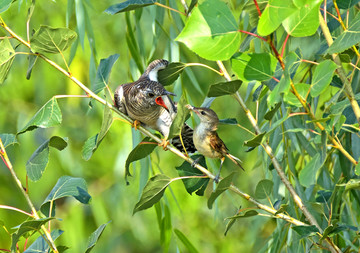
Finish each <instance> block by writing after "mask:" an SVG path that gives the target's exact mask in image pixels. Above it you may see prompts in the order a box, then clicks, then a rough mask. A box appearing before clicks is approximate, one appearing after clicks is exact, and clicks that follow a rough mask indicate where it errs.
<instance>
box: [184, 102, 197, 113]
mask: <svg viewBox="0 0 360 253" xmlns="http://www.w3.org/2000/svg"><path fill="white" fill-rule="evenodd" d="M185 107H186V108H188V109H189V110H190V111H192V112H195V113H196V114H197V115H199V111H198V108H196V107H194V106H192V105H189V104H187V105H185Z"/></svg>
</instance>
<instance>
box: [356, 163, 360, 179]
mask: <svg viewBox="0 0 360 253" xmlns="http://www.w3.org/2000/svg"><path fill="white" fill-rule="evenodd" d="M355 174H356V175H357V176H360V161H358V164H356V166H355Z"/></svg>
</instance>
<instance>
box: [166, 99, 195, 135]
mask: <svg viewBox="0 0 360 253" xmlns="http://www.w3.org/2000/svg"><path fill="white" fill-rule="evenodd" d="M186 104H187V101H186V98H185V96H184V94H183V95H182V96H181V98H180V100H179V102H178V104H177V113H176V116H175V118H174V120H173V122H172V124H171V126H170V132H169V139H172V138H173V137H175V136H178V135H180V133H181V130H182V128H183V126H184V122H185V121H186V119H187V116H188V115H189V113H190V111H189V109H188V108H187V107H185V105H186Z"/></svg>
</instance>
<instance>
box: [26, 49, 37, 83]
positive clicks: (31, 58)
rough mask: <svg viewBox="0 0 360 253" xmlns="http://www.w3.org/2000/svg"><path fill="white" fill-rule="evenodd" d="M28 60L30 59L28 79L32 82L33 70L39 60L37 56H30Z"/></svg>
mask: <svg viewBox="0 0 360 253" xmlns="http://www.w3.org/2000/svg"><path fill="white" fill-rule="evenodd" d="M28 59H29V66H28V69H27V71H26V79H27V80H30V77H31V72H32V69H33V68H34V66H35V63H36V60H37V59H38V56H37V55H29V56H28Z"/></svg>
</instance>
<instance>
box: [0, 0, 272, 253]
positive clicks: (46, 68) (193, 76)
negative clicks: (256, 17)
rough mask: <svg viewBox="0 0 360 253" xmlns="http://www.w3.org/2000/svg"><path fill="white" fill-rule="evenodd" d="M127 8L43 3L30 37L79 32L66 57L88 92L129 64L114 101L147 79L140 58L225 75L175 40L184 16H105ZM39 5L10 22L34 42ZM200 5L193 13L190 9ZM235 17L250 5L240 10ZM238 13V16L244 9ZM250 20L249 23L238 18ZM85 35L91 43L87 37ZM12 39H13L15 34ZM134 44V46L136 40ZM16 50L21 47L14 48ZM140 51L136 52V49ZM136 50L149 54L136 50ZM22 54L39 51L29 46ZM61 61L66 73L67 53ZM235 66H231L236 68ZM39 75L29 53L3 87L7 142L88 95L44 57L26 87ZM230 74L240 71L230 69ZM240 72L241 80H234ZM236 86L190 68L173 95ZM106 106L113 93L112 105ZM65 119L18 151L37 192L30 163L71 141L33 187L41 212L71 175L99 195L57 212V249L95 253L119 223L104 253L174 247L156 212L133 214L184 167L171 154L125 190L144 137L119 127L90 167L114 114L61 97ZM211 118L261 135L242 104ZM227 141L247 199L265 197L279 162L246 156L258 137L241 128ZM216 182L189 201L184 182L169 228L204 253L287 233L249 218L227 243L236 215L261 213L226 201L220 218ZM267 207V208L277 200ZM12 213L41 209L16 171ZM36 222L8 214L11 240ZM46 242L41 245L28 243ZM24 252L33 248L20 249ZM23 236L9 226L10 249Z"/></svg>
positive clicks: (173, 190) (26, 138)
mask: <svg viewBox="0 0 360 253" xmlns="http://www.w3.org/2000/svg"><path fill="white" fill-rule="evenodd" d="M116 3H117V2H115V1H109V0H107V1H88V0H71V1H68V2H67V1H37V2H36V5H35V10H34V13H33V16H32V18H31V21H30V29H31V30H37V29H38V28H39V27H40V25H48V26H52V27H69V28H70V29H72V30H75V31H77V32H78V34H80V36H79V39H78V41H77V43H76V44H75V46H73V47H72V48H71V49H68V50H67V51H66V52H65V58H66V59H67V60H68V59H70V58H72V62H71V65H70V69H71V72H72V74H73V75H74V76H75V77H76V78H77V79H79V80H80V81H81V82H83V83H84V84H85V85H87V86H88V87H90V86H91V82H92V81H93V79H94V77H95V74H96V67H97V65H98V64H99V62H100V59H103V58H107V57H109V56H110V55H113V54H120V57H119V59H118V61H117V62H116V63H115V65H114V67H113V69H112V72H111V76H110V80H109V86H110V88H111V90H112V91H114V90H115V88H116V87H117V86H118V85H119V84H122V83H126V82H131V81H133V80H136V79H137V78H138V77H139V76H140V75H141V70H140V69H139V66H138V65H139V61H138V62H136V60H134V58H135V59H136V58H137V59H138V60H140V63H141V65H142V67H143V68H145V67H146V66H147V64H148V63H149V62H151V61H152V60H154V59H158V58H164V59H167V60H169V61H171V62H177V61H181V62H184V63H191V62H199V63H203V64H207V65H209V66H211V67H213V68H215V69H218V67H217V66H216V64H215V63H214V62H207V61H205V60H203V59H201V58H199V57H197V56H196V55H195V54H194V53H192V52H191V51H189V50H188V49H187V48H186V47H185V46H184V45H182V44H181V43H178V42H176V41H175V40H174V39H175V38H176V36H177V35H178V34H179V32H180V31H181V29H182V27H181V26H183V25H184V17H183V16H181V15H179V14H177V13H175V12H170V11H168V10H165V9H163V8H161V7H158V6H149V7H146V8H143V9H141V10H137V11H135V12H134V11H133V12H131V13H130V14H125V13H120V14H117V15H114V16H111V15H108V14H106V13H104V10H105V9H106V8H108V7H109V6H110V5H112V4H116ZM30 4H31V2H30V1H17V2H15V3H13V4H12V6H11V7H10V9H8V10H7V11H6V12H4V13H2V18H3V20H4V21H5V23H6V24H7V25H8V26H9V27H10V28H11V29H12V30H13V31H15V32H16V33H17V34H18V35H20V36H21V37H22V38H26V17H27V11H28V8H29V6H30ZM188 4H189V3H188ZM232 4H233V5H234V7H236V6H241V5H242V4H243V1H240V0H239V1H232ZM170 5H171V6H173V7H174V8H178V9H180V10H181V8H182V6H181V5H180V1H176V2H175V1H170ZM235 9H236V8H235ZM235 17H236V18H238V16H235ZM81 34H82V35H81ZM5 35H6V34H5V33H4V31H3V30H1V36H5ZM131 38H134V40H131ZM11 43H12V45H13V46H14V47H17V46H18V42H17V41H15V40H14V39H12V40H11ZM134 43H135V44H134ZM132 46H134V47H136V50H137V51H136V52H137V55H134V53H133V52H131V49H130V48H131V47H132ZM16 51H17V52H28V49H27V48H25V47H24V46H21V45H20V46H19V47H17V49H16ZM49 58H50V59H52V60H54V61H55V62H57V63H59V64H60V65H61V66H63V67H64V64H63V61H62V58H61V57H60V55H49ZM225 65H226V66H228V63H225ZM27 68H28V59H27V55H24V54H19V55H17V56H16V57H15V60H14V63H13V66H12V68H11V71H10V74H9V76H8V78H7V80H6V81H5V83H4V84H2V85H1V86H0V108H1V109H0V132H1V133H13V134H15V133H16V132H17V131H18V130H19V129H21V128H22V127H23V126H24V125H25V124H26V123H27V122H28V121H29V120H30V119H31V118H32V117H33V116H34V114H35V113H36V112H37V111H38V110H39V109H40V108H41V107H42V106H43V105H44V104H45V103H46V102H47V101H48V100H50V99H51V98H52V97H53V96H55V95H79V94H84V93H83V92H82V90H81V89H80V88H78V87H77V86H76V85H75V84H74V83H73V82H71V80H69V79H67V78H66V77H65V76H64V75H63V74H61V73H60V72H59V71H57V70H56V69H54V68H53V67H52V66H50V65H49V64H47V63H46V62H44V61H42V60H41V59H38V61H37V63H36V65H35V67H34V69H33V71H32V74H31V78H30V80H27V79H26V71H27ZM228 69H230V68H228ZM230 74H231V73H230ZM221 81H224V79H222V78H221V77H220V76H218V75H217V74H216V73H214V72H212V71H210V70H209V69H206V68H203V67H199V66H196V67H188V68H186V70H185V71H184V72H183V74H182V75H181V76H180V78H179V79H178V80H177V81H176V82H175V83H174V84H173V85H171V86H167V89H169V90H170V91H174V92H175V93H176V94H177V96H176V97H175V98H174V99H175V100H176V101H177V100H179V99H180V97H181V94H182V93H186V95H187V98H188V102H189V103H191V104H193V105H194V106H200V105H201V104H202V103H203V101H204V99H205V96H206V93H207V91H208V88H209V86H210V85H211V84H214V83H216V82H221ZM240 91H241V94H242V96H243V97H246V98H247V101H246V102H247V104H248V106H249V107H250V108H251V109H252V110H253V111H254V109H255V104H254V103H253V102H252V101H251V96H249V94H246V87H241V89H240ZM101 96H103V94H102V95H101ZM58 101H59V105H60V107H61V111H62V115H63V121H62V124H61V126H59V127H55V128H49V129H38V130H34V131H31V132H26V133H24V134H21V135H19V136H18V142H19V144H18V145H12V146H9V147H8V148H7V152H8V153H9V156H10V159H11V161H12V163H13V166H14V168H15V170H16V172H17V174H18V176H19V177H20V179H21V181H22V183H23V184H24V185H25V182H26V170H25V164H26V162H27V160H28V159H29V158H30V156H31V155H32V153H33V152H34V151H35V150H36V149H37V147H38V146H39V145H40V144H42V143H43V142H44V141H45V140H47V139H49V138H50V137H51V136H54V135H57V136H61V137H68V138H69V141H68V147H67V148H66V149H65V150H63V151H61V152H60V151H58V150H56V149H53V148H51V149H50V162H49V164H48V166H47V168H46V171H45V173H44V175H43V177H42V178H41V179H40V180H39V181H37V182H31V181H29V193H30V197H31V199H32V201H33V202H34V204H35V206H36V208H39V207H40V205H41V204H42V202H43V201H44V199H45V198H46V196H47V195H48V194H49V192H50V191H51V189H52V188H53V186H54V185H55V184H56V182H57V180H58V178H59V177H61V176H63V175H69V176H73V177H81V178H84V179H85V180H86V182H87V184H88V192H89V194H90V195H91V196H92V200H91V202H90V204H88V205H83V204H81V203H79V202H78V201H76V200H75V199H73V198H65V199H63V200H62V201H59V202H57V203H56V204H57V206H56V217H57V218H58V219H59V220H57V221H55V222H52V226H53V227H54V228H60V229H61V230H64V231H65V232H64V234H63V235H62V236H60V238H59V239H58V240H57V241H56V243H57V245H66V246H68V247H70V249H69V250H68V252H84V250H85V249H86V246H87V241H88V237H89V236H90V234H91V233H92V232H93V231H94V230H95V229H96V228H97V227H98V226H100V225H101V224H104V223H107V222H109V221H110V223H109V224H108V225H107V227H106V229H105V231H104V233H103V235H102V237H101V238H100V240H99V242H98V244H97V245H96V247H95V248H94V249H93V252H159V251H162V250H163V249H164V248H162V240H161V234H160V229H159V225H158V220H157V216H156V211H155V209H154V207H152V208H150V209H147V210H145V211H141V212H138V213H136V214H135V215H133V214H132V213H133V208H134V206H135V204H136V203H137V202H138V200H139V197H140V194H141V192H142V189H143V187H144V185H145V184H146V182H147V180H148V178H149V177H150V176H152V175H154V174H159V173H164V174H166V175H168V176H170V177H177V176H178V174H177V172H176V170H175V167H176V166H179V165H180V164H181V163H182V162H183V160H182V159H180V158H178V157H177V156H175V155H173V154H172V153H171V152H165V151H163V150H162V149H161V148H156V149H155V151H154V152H153V153H152V154H151V155H150V157H147V158H145V159H143V160H141V161H138V162H135V163H133V164H132V166H131V172H132V175H133V176H132V177H130V178H129V181H130V185H128V186H127V185H126V183H125V180H124V165H125V161H126V158H127V156H128V154H129V153H130V151H131V150H132V149H133V147H134V146H136V145H137V144H138V143H139V141H140V140H141V139H142V138H143V137H142V136H141V135H140V133H139V132H137V131H134V130H133V129H132V128H131V127H130V125H129V124H127V123H124V122H122V121H119V120H115V121H114V122H113V125H112V126H111V128H110V131H109V132H108V134H107V136H106V137H105V139H104V140H103V142H102V143H101V145H100V147H99V148H98V150H97V151H96V152H95V153H94V155H93V156H92V158H91V159H90V160H89V161H85V160H83V159H82V153H81V152H82V147H83V145H84V142H85V141H86V140H87V139H88V138H89V137H91V136H93V135H95V134H96V133H98V132H99V130H100V127H101V122H102V117H103V106H102V105H100V104H99V103H97V102H93V107H92V108H91V107H89V99H84V98H62V99H59V100H58ZM211 108H212V109H214V110H215V111H216V112H217V114H218V116H219V118H220V119H224V118H236V119H237V121H238V122H239V123H240V124H241V125H242V126H243V127H245V128H247V129H251V127H250V124H249V122H248V120H247V118H246V117H245V116H244V114H243V111H242V109H241V108H240V106H239V105H238V103H237V102H236V101H235V99H233V98H231V97H230V96H223V97H219V98H216V99H215V101H214V102H213V103H212V105H211ZM197 120H198V119H197V118H196V119H194V118H191V119H189V124H190V125H194V124H196V123H197ZM218 133H219V135H220V136H221V138H222V139H223V140H224V142H225V143H226V144H227V146H228V148H229V149H230V151H231V153H232V154H234V155H235V156H237V157H239V158H240V159H241V160H242V161H244V163H243V167H244V168H245V169H246V171H245V172H242V171H240V172H239V173H238V174H237V175H236V177H235V181H234V183H235V184H236V185H237V186H238V187H239V188H240V189H241V190H242V191H244V192H246V193H248V194H253V192H254V188H255V185H256V184H257V182H258V181H260V180H261V179H263V178H265V177H267V176H269V175H267V174H266V173H271V172H269V171H268V170H264V169H262V166H263V164H262V160H264V159H268V158H266V157H262V156H261V155H258V154H257V149H256V150H254V151H252V152H249V153H246V152H245V151H246V149H247V148H246V147H244V146H243V142H244V140H247V139H250V138H251V137H252V136H251V134H249V133H248V132H246V131H245V130H243V129H242V128H240V127H238V126H236V125H220V127H219V130H218ZM207 164H208V167H209V169H210V170H212V171H214V172H215V173H216V172H217V168H218V166H219V164H220V162H219V161H217V160H209V159H208V160H207ZM233 170H237V167H236V166H234V165H233V164H232V163H231V161H226V162H225V164H224V169H223V170H222V176H226V175H228V174H229V173H230V172H231V171H233ZM213 188H214V185H213V183H210V184H209V186H208V189H207V191H206V193H205V196H201V197H200V196H197V195H195V194H193V195H189V194H188V193H187V192H186V190H185V187H184V185H183V183H182V182H181V181H176V182H174V183H172V184H171V186H170V187H169V188H168V189H167V190H166V192H165V196H164V198H163V199H162V200H161V202H160V204H161V205H162V208H163V209H164V210H165V209H166V208H168V209H169V210H170V214H171V224H170V226H169V227H168V229H169V230H170V231H173V229H178V230H180V231H181V232H182V233H183V234H184V235H185V236H186V237H187V238H188V239H189V240H190V242H191V243H192V244H193V245H194V246H195V247H196V248H197V249H198V250H199V252H234V251H235V250H236V251H237V252H250V251H252V252H258V251H259V250H260V249H261V248H263V249H265V248H266V247H267V246H266V244H267V240H266V239H267V237H268V236H269V235H270V234H272V232H273V230H274V228H275V227H276V222H275V221H274V220H273V219H269V218H266V217H256V218H247V219H240V220H239V221H237V222H236V223H235V225H234V226H233V227H232V229H231V230H230V231H229V233H228V234H227V236H224V231H225V226H226V224H227V222H228V221H227V220H225V218H226V217H229V216H233V215H235V213H236V211H237V210H238V209H239V208H246V207H248V206H249V203H248V202H247V201H245V200H243V199H241V198H240V197H238V196H237V195H234V194H232V193H230V192H226V193H225V194H223V195H221V197H220V198H219V199H218V200H217V201H216V203H215V205H214V207H213V209H211V210H209V209H208V208H207V199H208V196H209V195H210V193H211V191H212V189H213ZM265 203H266V204H269V203H267V201H265ZM0 204H1V205H8V206H14V207H17V208H20V209H23V210H26V211H30V210H29V208H28V206H27V204H26V202H25V199H24V198H23V196H22V195H21V194H20V192H19V190H18V189H17V188H16V186H15V182H14V181H13V180H12V178H11V175H10V173H9V171H8V169H7V168H6V167H5V165H4V164H3V163H0ZM26 218H27V217H25V216H24V215H22V214H19V213H17V212H13V211H9V210H3V209H0V222H1V221H2V222H3V223H4V226H5V227H6V229H7V230H9V231H10V232H13V231H14V230H13V229H12V228H14V227H15V226H17V225H19V224H20V223H22V222H23V221H24V220H25V219H26ZM36 237H37V235H36V236H33V237H31V239H30V241H29V242H28V245H29V244H30V243H31V242H32V241H33V240H34V239H35V238H36ZM169 240H170V244H169V245H170V246H169V250H168V251H169V252H176V251H180V252H186V250H185V247H184V245H182V243H181V242H180V241H179V240H178V238H177V237H176V236H175V234H174V233H171V235H170V237H169ZM23 244H24V239H22V240H21V242H20V246H22V245H23ZM10 245H11V238H10V236H9V234H8V233H6V231H5V229H3V228H1V227H0V249H9V248H10Z"/></svg>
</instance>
